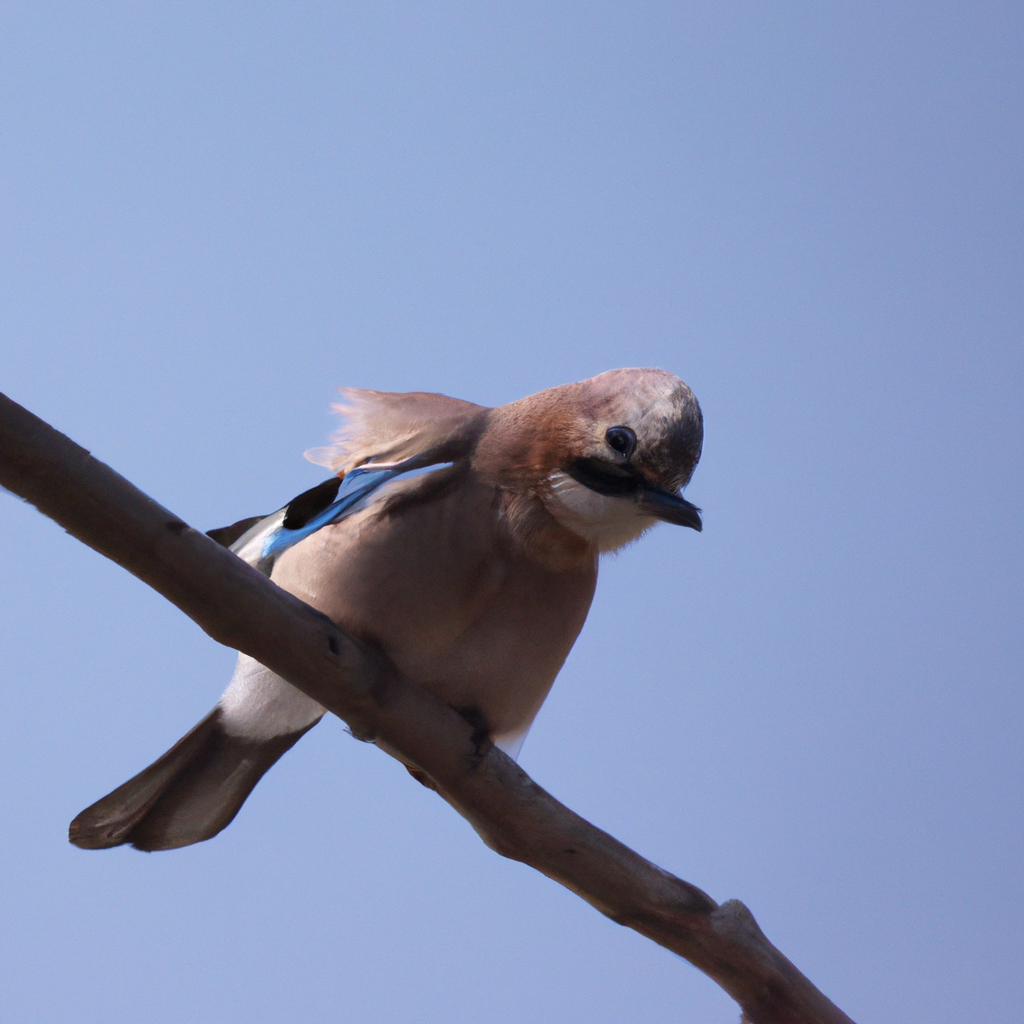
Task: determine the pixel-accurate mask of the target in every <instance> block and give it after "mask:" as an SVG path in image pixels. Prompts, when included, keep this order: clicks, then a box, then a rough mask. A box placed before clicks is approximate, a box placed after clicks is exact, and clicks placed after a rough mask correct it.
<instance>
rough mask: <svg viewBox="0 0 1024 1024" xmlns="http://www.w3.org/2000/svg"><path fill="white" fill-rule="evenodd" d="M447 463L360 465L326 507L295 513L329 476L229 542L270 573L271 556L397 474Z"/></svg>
mask: <svg viewBox="0 0 1024 1024" xmlns="http://www.w3.org/2000/svg"><path fill="white" fill-rule="evenodd" d="M450 465H452V463H450V462H440V463H434V464H433V465H429V466H424V465H422V459H421V458H420V457H418V456H417V457H413V458H411V459H406V460H405V461H403V462H399V463H395V464H392V465H384V466H381V465H376V466H375V465H373V464H372V463H371V464H370V465H367V466H359V467H357V468H356V469H353V470H350V471H349V472H348V473H346V474H345V477H344V479H343V480H341V481H340V484H339V486H338V487H337V494H336V496H335V498H334V500H333V501H331V502H330V504H328V505H327V507H326V508H323V509H321V510H319V511H317V512H316V513H315V514H314V515H312V516H311V517H308V518H307V517H305V516H303V515H300V516H298V517H296V516H295V514H294V512H293V508H294V506H295V504H296V503H297V502H299V501H301V500H302V499H303V498H305V497H306V495H311V494H313V492H314V491H320V490H321V488H323V487H329V486H330V485H331V484H332V483H333V480H328V481H326V482H325V484H322V485H320V487H317V488H314V489H313V491H308V492H306V495H300V497H299V498H297V499H296V500H295V501H294V502H291V503H289V504H288V505H286V506H285V507H284V508H282V509H279V510H278V511H277V512H275V513H274V514H273V515H270V516H267V518H266V519H261V520H260V521H259V522H258V523H257V524H256V525H255V526H253V527H252V529H250V530H248V531H247V532H246V533H244V534H243V535H242V536H241V537H239V538H238V540H237V541H235V543H234V544H232V545H231V550H232V551H233V552H234V553H235V554H236V555H238V556H239V558H242V559H244V560H245V561H246V562H248V563H249V564H250V565H252V566H255V567H256V568H257V569H259V570H260V572H262V573H265V574H266V575H268V576H269V575H270V570H271V569H272V568H273V564H274V560H275V559H276V558H277V556H278V555H279V554H280V553H281V552H282V551H285V550H287V549H288V548H290V547H291V546H292V545H293V544H298V543H299V541H300V540H305V539H306V537H308V536H310V535H311V534H313V533H316V531H317V530H322V529H323V528H324V527H325V526H330V525H331V524H332V523H338V522H341V520H342V519H344V518H345V517H346V516H350V515H352V513H354V512H358V511H359V510H360V509H362V508H365V507H366V505H367V503H368V499H369V498H370V497H372V496H373V495H374V494H375V493H376V492H377V491H379V490H380V488H381V487H383V486H384V485H385V484H387V483H390V482H391V481H392V480H394V479H396V478H397V477H405V478H406V479H409V478H411V477H415V476H420V475H421V474H423V473H430V472H433V471H434V470H438V469H446V468H447V467H448V466H450ZM295 518H298V519H299V522H298V523H296V525H295V526H294V527H293V526H289V525H288V524H289V521H290V520H292V521H294V519H295Z"/></svg>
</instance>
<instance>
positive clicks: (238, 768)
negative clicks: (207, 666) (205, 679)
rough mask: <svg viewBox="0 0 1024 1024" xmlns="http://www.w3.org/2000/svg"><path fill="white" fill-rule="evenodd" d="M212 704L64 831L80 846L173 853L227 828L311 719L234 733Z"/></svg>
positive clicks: (85, 848)
mask: <svg viewBox="0 0 1024 1024" xmlns="http://www.w3.org/2000/svg"><path fill="white" fill-rule="evenodd" d="M222 717H223V711H222V710H221V708H220V707H219V706H218V707H215V708H214V709H213V711H211V712H210V713H209V714H208V715H207V716H206V717H205V718H204V719H203V720H202V721H201V722H200V723H199V724H198V725H197V726H196V727H195V728H194V729H193V730H192V731H191V732H190V733H188V735H186V736H184V737H182V738H181V739H180V740H178V742H177V743H175V745H174V746H173V747H171V749H170V750H168V751H167V753H166V754H164V756H163V757H161V758H160V759H159V760H158V761H155V762H154V763H153V764H151V765H150V766H149V767H148V768H146V769H145V770H144V771H141V772H139V774H138V775H136V776H135V778H133V779H129V780H128V781H127V782H126V783H125V784H124V785H123V786H118V788H117V789H115V790H114V791H113V792H112V793H110V794H108V795H107V796H105V797H104V798H103V799H102V800H98V801H97V802H96V803H94V804H93V805H92V806H91V807H87V808H86V809H85V810H84V811H82V813H81V814H79V815H78V817H77V818H75V820H74V821H73V822H71V827H70V828H69V830H68V838H69V839H70V840H71V842H72V843H74V844H75V845H76V846H80V847H82V849H84V850H105V849H108V848H109V847H111V846H120V845H121V844H122V843H131V844H132V846H134V847H135V848H136V849H137V850H173V849H175V848H176V847H179V846H188V845H189V844H191V843H199V842H202V840H204V839H210V838H212V837H213V836H215V835H216V834H217V833H218V832H220V830H221V829H223V828H224V827H225V826H227V825H228V824H229V823H230V822H231V820H232V818H234V816H235V815H236V814H237V813H238V810H239V808H240V807H241V806H242V804H243V803H245V799H246V797H247V796H248V795H249V794H250V793H251V792H252V790H253V787H254V786H255V785H256V783H257V782H259V780H260V779H261V778H262V776H263V774H264V772H266V771H267V770H268V769H269V768H270V767H271V766H272V765H273V764H274V762H275V761H277V759H278V758H279V757H280V756H281V755H282V754H283V753H284V752H285V751H286V750H288V749H289V748H290V747H292V746H294V745H295V743H296V742H297V741H298V739H299V738H300V737H301V736H302V735H303V734H304V733H306V732H308V731H309V729H311V728H312V727H313V725H315V724H316V722H313V723H311V724H310V725H308V726H306V728H304V729H299V730H298V731H296V732H290V733H284V734H283V735H280V736H274V737H272V738H270V739H249V738H245V737H238V736H232V735H230V734H229V733H228V732H226V731H225V729H224V727H223V724H222V721H221V719H222Z"/></svg>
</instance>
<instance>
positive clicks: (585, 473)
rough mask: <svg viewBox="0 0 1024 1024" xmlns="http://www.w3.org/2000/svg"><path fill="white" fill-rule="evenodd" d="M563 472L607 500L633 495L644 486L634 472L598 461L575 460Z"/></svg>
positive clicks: (640, 478) (639, 476) (642, 481)
mask: <svg viewBox="0 0 1024 1024" xmlns="http://www.w3.org/2000/svg"><path fill="white" fill-rule="evenodd" d="M565 472H566V473H568V474H569V476H571V477H572V478H573V480H575V481H576V482H577V483H579V484H583V486H584V487H588V488H589V489H590V490H592V491H596V492H597V493H598V494H603V495H605V497H608V498H624V497H628V496H631V495H634V494H636V493H637V491H639V490H640V489H641V488H642V487H643V485H644V478H643V477H642V476H641V475H640V474H639V473H637V472H636V471H635V470H628V469H624V468H622V467H621V466H616V465H614V464H613V463H610V462H602V461H601V460H600V459H576V460H575V461H574V462H572V463H571V464H570V465H568V466H566V467H565Z"/></svg>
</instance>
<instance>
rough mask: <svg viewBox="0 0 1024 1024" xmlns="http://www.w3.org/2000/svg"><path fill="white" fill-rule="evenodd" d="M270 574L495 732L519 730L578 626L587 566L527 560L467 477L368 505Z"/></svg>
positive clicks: (590, 578) (490, 493)
mask: <svg viewBox="0 0 1024 1024" xmlns="http://www.w3.org/2000/svg"><path fill="white" fill-rule="evenodd" d="M273 579H274V581H275V582H276V583H278V584H279V585H280V586H282V587H284V589H286V590H289V591H291V592H292V593H294V594H295V595H296V596H298V597H300V598H302V599H303V600H304V601H306V602H307V603H309V604H311V605H312V606H313V607H315V608H317V609H319V610H320V611H322V612H324V613H325V614H326V615H328V616H329V617H330V618H331V619H333V620H334V621H335V622H337V623H338V624H339V625H341V626H342V627H343V628H345V629H347V630H349V631H350V632H352V633H354V634H355V635H357V636H360V637H362V638H366V639H371V640H373V641H374V642H376V643H379V644H380V645H381V646H382V647H383V648H384V650H385V651H386V652H387V653H388V654H389V656H390V657H391V658H392V659H393V660H394V661H395V663H396V664H397V665H398V667H399V669H400V670H401V671H402V672H403V673H404V674H405V675H407V676H408V677H409V678H410V679H412V680H413V681H414V682H416V683H419V684H420V685H422V686H424V687H425V688H427V689H428V690H430V691H431V692H432V693H434V694H435V695H436V696H437V697H439V698H440V699H442V700H444V701H445V702H446V703H448V704H450V705H452V706H453V707H457V708H466V709H470V708H472V709H475V710H476V711H478V712H479V713H480V714H481V715H482V716H483V718H484V720H485V721H486V723H487V725H488V727H489V728H490V729H491V731H492V733H494V734H499V735H500V734H506V733H513V732H515V731H516V730H519V729H524V728H525V727H528V725H529V723H530V721H532V719H533V716H534V715H535V714H536V712H537V710H538V709H539V707H540V704H541V703H542V702H543V700H544V697H545V696H546V695H547V692H548V690H549V689H550V686H551V683H552V682H553V680H554V678H555V676H556V675H557V673H558V670H559V669H560V668H561V666H562V663H563V662H564V661H565V658H566V656H567V655H568V653H569V650H570V649H571V647H572V645H573V643H574V641H575V639H576V637H577V635H578V634H579V631H580V629H581V628H582V626H583V622H584V619H585V618H586V614H587V611H588V609H589V607H590V601H591V598H592V596H593V591H594V584H595V582H596V563H595V562H589V563H587V564H586V565H584V566H576V567H573V568H571V569H568V570H564V571H554V570H552V569H550V568H546V567H545V566H543V565H541V564H538V563H537V562H536V561H534V560H532V559H530V558H529V557H527V555H526V554H525V553H524V552H523V551H522V550H521V549H519V548H518V547H517V545H516V544H515V543H514V542H513V540H512V538H511V537H510V536H509V533H508V530H507V528H506V527H505V526H504V525H503V522H502V517H501V514H500V510H499V503H498V502H496V500H495V494H494V490H493V488H490V487H487V486H484V485H482V484H480V483H479V482H476V481H473V480H470V481H468V482H467V483H465V484H464V485H462V486H460V487H459V488H457V489H455V490H454V491H453V492H452V493H450V494H447V495H445V496H443V497H440V498H438V499H435V500H432V501H430V502H426V503H422V504H416V503H412V504H410V505H408V506H406V507H399V508H398V509H397V510H395V511H393V512H388V511H387V510H386V508H381V507H379V506H378V507H371V508H369V509H367V510H365V511H363V512H360V513H358V514H356V515H354V516H352V517H350V518H349V519H346V520H344V521H343V522H341V523H338V524H336V525H334V526H329V527H325V528H324V529H322V530H320V531H318V532H317V533H315V534H313V535H312V536H310V537H308V538H306V539H305V540H303V541H302V542H300V543H299V544H296V545H295V547H294V548H292V549H290V550H288V551H286V552H285V553H284V554H283V555H282V556H281V557H280V559H279V561H278V563H277V565H276V566H275V568H274V572H273Z"/></svg>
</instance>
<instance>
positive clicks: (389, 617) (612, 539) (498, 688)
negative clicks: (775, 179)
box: [69, 368, 704, 851]
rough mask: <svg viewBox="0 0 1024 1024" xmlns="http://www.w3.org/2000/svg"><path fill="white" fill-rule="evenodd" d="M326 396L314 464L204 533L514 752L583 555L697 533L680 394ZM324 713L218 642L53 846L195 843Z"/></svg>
mask: <svg viewBox="0 0 1024 1024" xmlns="http://www.w3.org/2000/svg"><path fill="white" fill-rule="evenodd" d="M339 390H340V392H341V395H342V401H341V402H340V403H339V404H338V405H336V406H335V410H336V411H337V412H339V413H340V414H341V416H342V427H341V429H340V430H339V431H338V432H337V434H336V435H335V436H334V437H333V439H332V441H331V443H330V444H329V445H327V446H326V447H323V448H317V449H312V450H310V451H309V452H307V453H306V456H307V458H309V459H310V460H311V461H313V462H314V463H317V464H319V465H322V466H324V467H326V468H328V469H330V470H331V471H332V476H330V477H329V478H328V479H327V480H325V481H323V482H322V483H321V484H318V485H317V486H316V487H313V488H311V489H310V490H308V491H305V492H303V493H302V494H300V495H299V496H298V497H297V498H295V499H293V500H292V501H291V502H289V503H288V504H287V505H285V506H284V507H283V508H281V509H279V510H278V511H277V512H275V513H273V514H272V515H270V516H266V517H254V518H251V519H244V520H240V521H239V522H238V523H236V524H234V525H233V526H231V527H225V528H223V529H220V530H213V531H210V535H211V536H213V537H214V539H215V540H218V541H219V542H221V543H222V544H225V545H226V546H229V547H230V549H231V550H232V551H233V552H235V554H237V555H238V556H239V557H240V558H242V559H244V560H245V561H247V562H248V563H249V564H251V565H253V566H255V567H256V568H257V569H258V570H259V571H260V572H262V573H263V574H265V575H267V576H269V577H270V579H271V580H272V581H273V582H275V583H276V584H277V585H278V586H280V587H282V588H283V589H285V590H287V591H289V592H291V593H292V594H294V595H295V596H297V597H298V598H300V599H301V600H303V601H305V602H306V603H307V604H309V605H311V606H312V607H313V608H315V609H317V610H318V611H320V612H322V613H324V614H325V615H327V616H328V617H329V618H331V619H332V620H333V621H334V622H336V623H337V624H338V625H339V626H341V627H342V628H343V629H345V630H346V631H348V633H349V634H351V635H352V636H354V637H356V638H358V639H360V640H362V641H364V642H366V643H369V644H373V645H375V646H376V647H378V648H379V649H381V650H382V651H383V652H384V653H386V654H387V655H388V656H389V657H390V658H391V659H392V661H393V662H394V663H395V665H396V666H397V667H398V669H399V670H400V671H401V672H402V673H403V674H404V675H405V676H406V677H407V678H408V679H410V680H411V681H413V682H414V683H417V684H418V685H420V686H422V687H423V688H425V689H426V690H428V691H429V692H430V693H432V694H433V695H434V696H436V697H437V698H439V699H440V700H442V701H444V702H445V703H446V704H448V705H450V706H451V707H452V708H454V709H456V710H457V711H459V712H460V713H461V714H462V715H464V716H465V717H466V718H467V719H468V720H469V721H470V722H471V723H472V724H473V725H474V727H475V729H476V732H477V733H478V735H480V736H481V737H486V738H489V739H490V740H492V741H493V743H494V744H495V745H496V746H497V747H499V748H500V749H502V750H503V751H504V752H505V753H507V754H508V755H509V756H511V757H513V758H516V757H518V754H519V751H520V748H521V746H522V743H523V740H524V739H525V736H526V733H527V731H528V730H529V728H530V726H531V724H532V723H533V720H534V718H535V716H536V714H537V712H538V711H539V710H540V707H541V704H542V703H543V702H544V700H545V698H546V697H547V694H548V692H549V690H550V689H551V686H552V684H553V682H554V680H555V677H556V675H557V674H558V672H559V670H560V669H561V667H562V665H563V663H564V662H565V659H566V658H567V656H568V654H569V651H570V649H571V648H572V646H573V644H574V643H575V641H576V638H577V636H578V635H579V633H580V630H581V629H582V627H583V624H584V620H585V619H586V616H587V613H588V611H589V609H590V604H591V600H592V597H593V594H594V589H595V586H596V583H597V573H598V562H599V559H600V556H601V555H603V554H606V553H609V552H613V551H617V550H618V549H620V548H622V547H624V546H625V545H627V544H629V543H631V542H633V541H635V540H637V539H638V538H639V537H640V536H642V535H643V534H644V533H646V532H647V531H648V530H649V529H650V528H651V527H652V526H654V525H655V524H656V523H659V522H667V523H672V524H675V525H679V526H685V527H689V528H691V529H693V530H697V531H700V530H701V529H702V519H701V510H700V509H699V508H697V507H696V506H695V505H693V504H691V503H690V502H689V501H688V500H687V499H686V498H684V497H683V496H682V493H681V491H682V488H683V487H685V486H686V484H687V483H689V480H690V477H691V476H692V474H693V471H694V468H695V467H696V465H697V462H698V460H699V458H700V455H701V449H702V445H703V433H704V426H703V416H702V414H701V409H700V405H699V404H698V402H697V399H696V398H695V396H694V394H693V392H692V391H691V390H690V388H689V387H688V386H687V385H686V384H685V383H683V381H682V380H680V379H679V378H678V377H676V376H675V375H674V374H672V373H669V372H668V371H665V370H659V369H637V368H630V369H617V370H609V371H607V372H605V373H601V374H599V375H598V376H596V377H592V378H590V379H589V380H584V381H580V382H578V383H572V384H564V385H561V386H558V387H553V388H549V389H547V390H544V391H540V392H537V393H536V394H533V395H530V396H528V397H526V398H522V399H519V400H518V401H514V402H510V403H509V404H507V405H502V406H498V407H495V408H488V407H484V406H480V405H476V404H474V403H471V402H465V401H461V400H458V399H454V398H449V397H447V396H444V395H439V394H430V393H426V392H412V393H406V394H398V393H391V392H383V391H369V390H361V389H355V388H341V389H339ZM325 710H326V709H325V708H324V707H323V706H322V705H321V704H319V703H317V702H316V701H315V700H313V699H312V698H311V697H308V696H307V695H306V694H304V693H302V692H301V691H300V690H298V689H296V688H295V687H293V686H292V685H291V684H290V683H288V682H286V681H285V680H284V679H282V678H281V677H279V676H277V675H275V674H274V673H273V672H271V671H270V670H269V669H268V668H266V667H264V666H263V665H261V664H260V663H259V662H257V661H255V660H254V659H253V658H251V657H249V656H248V655H246V654H243V653H239V655H238V661H237V664H236V667H235V671H234V675H233V676H232V678H231V681H230V683H229V684H228V687H227V689H226V690H225V691H224V693H223V695H222V696H221V698H220V700H219V701H218V702H217V704H216V706H215V707H214V709H213V710H212V711H211V712H210V713H209V714H208V715H207V716H206V717H205V718H204V719H203V720H202V721H201V722H199V724H198V725H197V726H195V728H194V729H192V731H191V732H189V733H188V734H187V735H186V736H184V737H183V738H182V739H181V740H179V741H178V743H176V744H175V745H174V746H173V747H172V748H171V749H170V750H168V751H167V753H165V754H164V755H163V756H162V757H160V758H159V759H158V760H157V761H155V762H154V763H153V764H152V765H150V766H149V767H148V768H146V769H144V770H143V771H142V772H140V773H139V774H138V775H136V776H135V777H134V778H132V779H130V780H129V781H128V782H126V783H124V784H123V785H122V786H119V787H118V788H117V789H115V790H114V791H113V792H111V793H110V794H108V795H107V796H105V797H103V798H102V799H101V800H99V801H97V802H96V803H94V804H93V805H91V806H90V807H88V808H87V809H86V810H84V811H82V813H81V814H79V815H78V817H76V818H75V820H74V821H73V822H72V823H71V825H70V828H69V839H70V841H71V842H72V843H74V844H75V845H77V846H79V847H82V848H85V849H106V848H109V847H114V846H119V845H122V844H126V843H128V844H131V845H132V846H134V847H135V848H136V849H139V850H146V851H152V850H167V849H175V848H178V847H182V846H187V845H190V844H192V843H197V842H201V841H203V840H206V839H210V838H212V837H213V836H215V835H216V834H217V833H219V832H220V831H221V830H222V829H224V828H225V827H226V826H227V825H228V824H229V823H230V822H231V821H232V820H233V819H234V817H235V815H236V814H237V813H238V811H239V809H240V808H241V806H242V804H243V803H244V802H245V800H246V799H247V797H248V796H249V794H250V793H251V792H252V790H253V788H254V787H255V786H256V784H257V782H259V780H260V778H261V777H262V776H263V775H264V774H265V773H266V772H267V771H268V770H269V769H270V767H271V766H272V765H273V764H274V763H275V762H276V761H277V760H278V759H279V758H280V757H281V756H282V755H283V754H284V753H285V752H286V751H287V750H289V749H290V748H291V747H292V746H294V744H295V743H296V742H297V741H298V740H299V739H300V738H301V737H302V736H303V735H304V734H305V733H306V732H308V731H309V730H310V729H311V728H313V726H314V725H316V723H317V722H319V721H320V719H321V718H322V717H323V715H324V713H325Z"/></svg>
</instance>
